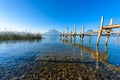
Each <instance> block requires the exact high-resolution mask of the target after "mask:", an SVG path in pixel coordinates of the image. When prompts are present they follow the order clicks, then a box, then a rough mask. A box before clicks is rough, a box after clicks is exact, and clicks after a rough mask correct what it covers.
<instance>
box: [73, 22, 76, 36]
mask: <svg viewBox="0 0 120 80" xmlns="http://www.w3.org/2000/svg"><path fill="white" fill-rule="evenodd" d="M73 37H76V24H74V34H73Z"/></svg>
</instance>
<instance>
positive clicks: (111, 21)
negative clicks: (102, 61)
mask: <svg viewBox="0 0 120 80" xmlns="http://www.w3.org/2000/svg"><path fill="white" fill-rule="evenodd" d="M112 24H113V19H111V20H110V26H111V25H112ZM110 30H111V29H109V31H108V32H107V36H106V40H105V45H107V44H108V40H109V36H110Z"/></svg>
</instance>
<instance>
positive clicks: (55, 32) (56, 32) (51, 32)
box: [43, 29, 61, 35]
mask: <svg viewBox="0 0 120 80" xmlns="http://www.w3.org/2000/svg"><path fill="white" fill-rule="evenodd" d="M60 34H61V32H59V31H57V30H55V29H51V30H49V31H48V32H45V33H43V35H60Z"/></svg>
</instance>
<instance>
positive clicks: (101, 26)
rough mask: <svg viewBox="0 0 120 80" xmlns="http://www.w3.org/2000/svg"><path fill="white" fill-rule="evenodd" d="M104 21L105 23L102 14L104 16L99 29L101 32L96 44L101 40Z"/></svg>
mask: <svg viewBox="0 0 120 80" xmlns="http://www.w3.org/2000/svg"><path fill="white" fill-rule="evenodd" d="M103 23H104V17H103V16H102V17H101V24H100V30H99V33H98V38H97V42H96V45H98V44H99V41H100V36H101V34H102V29H103Z"/></svg>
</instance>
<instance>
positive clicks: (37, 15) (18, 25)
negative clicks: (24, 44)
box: [0, 0, 120, 33]
mask: <svg viewBox="0 0 120 80" xmlns="http://www.w3.org/2000/svg"><path fill="white" fill-rule="evenodd" d="M101 16H104V19H105V21H104V25H109V21H110V19H111V18H113V19H114V24H119V23H120V0H0V31H2V30H11V31H15V30H17V31H38V32H40V33H43V32H46V31H48V30H49V29H56V30H58V31H61V32H63V31H66V29H67V27H69V30H72V31H73V30H74V24H76V28H77V32H80V31H81V29H82V26H84V27H85V31H87V30H89V29H93V30H95V29H99V25H100V20H101Z"/></svg>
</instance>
